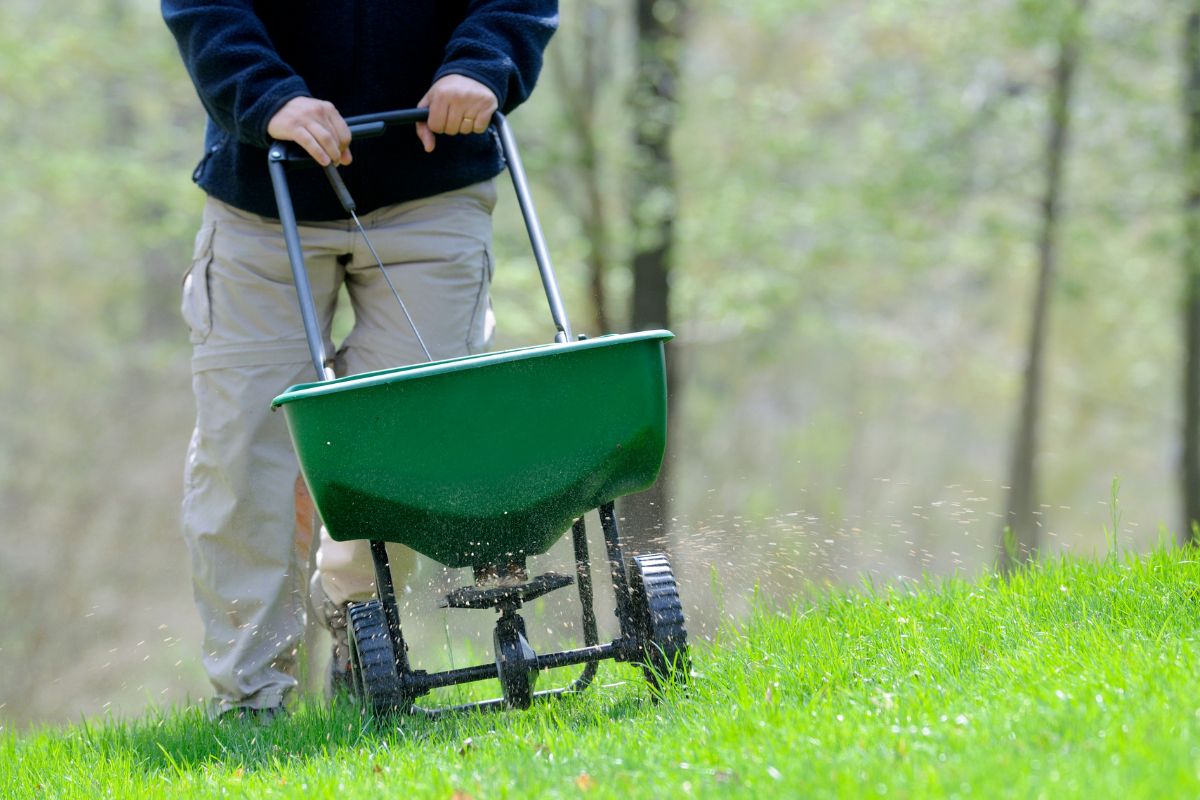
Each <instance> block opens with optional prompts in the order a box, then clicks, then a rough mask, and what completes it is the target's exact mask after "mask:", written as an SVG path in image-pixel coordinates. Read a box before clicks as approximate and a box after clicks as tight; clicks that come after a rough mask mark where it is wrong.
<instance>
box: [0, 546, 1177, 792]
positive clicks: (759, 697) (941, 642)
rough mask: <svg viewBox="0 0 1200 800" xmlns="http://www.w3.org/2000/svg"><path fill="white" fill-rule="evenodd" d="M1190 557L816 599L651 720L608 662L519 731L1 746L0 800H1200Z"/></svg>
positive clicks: (505, 727) (365, 731)
mask: <svg viewBox="0 0 1200 800" xmlns="http://www.w3.org/2000/svg"><path fill="white" fill-rule="evenodd" d="M1198 555H1200V554H1197V553H1196V552H1193V551H1191V550H1183V551H1180V550H1168V551H1160V552H1157V553H1154V554H1152V555H1149V556H1146V557H1144V558H1136V559H1135V558H1130V559H1128V560H1119V559H1117V558H1109V559H1108V560H1106V561H1103V562H1089V561H1080V560H1064V561H1053V562H1050V563H1047V564H1044V565H1041V566H1036V567H1034V568H1032V569H1030V570H1027V571H1024V572H1021V573H1019V574H1017V575H1015V576H1013V577H1012V578H1011V579H1010V580H1009V581H1007V582H1006V581H1003V580H1001V579H998V578H995V577H984V578H982V579H980V580H977V581H964V580H947V581H942V582H929V583H926V584H922V585H918V586H914V587H912V588H911V589H908V588H906V589H900V590H896V589H888V590H878V591H876V590H870V589H865V590H862V591H838V592H832V593H822V594H820V596H819V597H817V598H816V599H815V600H814V601H813V602H812V603H809V604H805V605H801V606H797V607H796V608H794V609H791V610H788V611H782V612H769V611H761V612H760V613H759V614H758V615H757V616H756V617H755V618H754V619H753V620H750V621H749V622H747V623H746V624H745V625H743V626H742V627H740V628H739V629H738V630H736V631H733V630H730V631H729V632H727V633H726V634H725V635H724V636H723V637H722V639H721V640H720V641H718V642H716V643H714V644H713V645H711V646H705V647H702V648H699V649H698V650H697V652H696V670H697V677H696V681H695V687H694V688H693V690H692V691H691V693H690V695H689V696H687V697H673V698H670V699H668V700H667V701H666V702H662V703H659V704H653V703H650V702H649V701H647V700H646V699H645V692H644V689H643V686H642V685H641V684H640V681H639V680H637V679H636V677H635V676H634V674H633V673H632V672H621V671H619V670H617V669H616V668H614V667H612V666H605V667H602V669H601V679H602V680H608V681H611V680H614V679H615V678H629V681H628V682H627V683H626V684H625V685H622V686H617V687H612V688H601V689H600V690H599V691H594V692H590V693H588V694H587V695H584V696H580V697H575V698H571V699H570V700H568V701H566V702H561V703H557V704H551V705H545V706H540V707H538V708H536V709H534V710H532V711H529V712H523V713H521V712H519V713H506V714H501V715H492V716H480V715H475V716H459V717H455V718H451V719H443V720H438V721H424V720H415V719H414V720H407V721H404V722H403V723H402V724H400V725H399V726H396V725H392V726H387V727H383V728H377V727H374V726H372V725H371V724H369V723H365V722H364V721H363V720H362V719H361V718H360V717H359V715H358V714H357V712H356V711H355V710H354V709H353V708H350V707H346V706H340V707H336V708H334V709H332V710H328V709H321V708H319V707H307V708H303V709H301V710H299V711H298V712H297V713H296V714H294V715H293V716H291V717H290V718H288V719H286V720H282V721H279V722H276V723H273V724H272V725H270V726H267V727H256V726H254V725H250V724H245V725H232V726H231V725H226V726H216V725H213V724H211V723H208V722H207V721H205V720H204V719H203V717H202V716H201V714H200V712H199V711H198V710H196V709H188V710H182V711H171V712H166V713H164V714H162V715H160V716H155V715H151V716H150V717H149V718H146V719H142V720H138V721H132V722H116V721H104V722H92V723H88V724H86V725H84V724H81V725H77V726H73V727H70V728H67V729H61V730H57V729H56V730H43V731H40V732H33V733H30V734H28V735H25V736H16V735H12V734H8V735H6V736H3V737H0V796H2V797H6V798H7V797H54V796H58V797H80V798H85V797H86V798H92V797H102V796H115V797H142V796H156V797H157V796H185V797H217V796H223V797H224V796H234V797H237V796H247V797H288V796H297V797H298V796H306V797H308V796H313V797H338V798H343V797H344V798H354V797H361V798H374V797H385V796H394V797H404V798H409V797H434V798H443V799H445V800H449V798H452V797H459V798H463V797H467V796H470V797H474V798H492V797H500V798H503V797H523V798H533V797H581V796H587V797H618V798H628V797H656V798H657V797H682V796H687V795H694V796H699V797H722V796H744V797H778V798H784V797H838V796H840V797H862V796H890V797H896V796H899V797H909V796H915V797H931V796H932V797H938V796H964V797H965V796H1001V797H1003V796H1008V797H1038V796H1044V797H1055V798H1057V797H1089V798H1101V797H1129V796H1133V797H1164V796H1173V797H1179V796H1197V795H1198V794H1200V680H1198V679H1197V678H1198V672H1200V669H1198V667H1200V646H1198V645H1197V641H1196V633H1197V629H1198V627H1200V566H1198V564H1197V560H1196V559H1197V557H1198Z"/></svg>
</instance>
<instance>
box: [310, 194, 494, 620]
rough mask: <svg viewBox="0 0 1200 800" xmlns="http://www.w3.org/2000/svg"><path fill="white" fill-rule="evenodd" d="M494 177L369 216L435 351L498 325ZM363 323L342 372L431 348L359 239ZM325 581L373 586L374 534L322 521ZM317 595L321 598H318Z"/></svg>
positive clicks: (449, 350) (463, 348) (354, 285)
mask: <svg viewBox="0 0 1200 800" xmlns="http://www.w3.org/2000/svg"><path fill="white" fill-rule="evenodd" d="M495 204H496V188H495V184H494V182H492V181H485V182H483V183H479V184H476V185H474V186H469V187H467V188H465V189H460V190H457V191H453V192H447V193H445V194H441V195H438V196H436V197H431V198H427V199H424V200H418V201H415V202H411V203H403V204H400V205H398V206H393V207H390V208H387V209H383V210H381V211H378V212H375V213H373V214H371V215H369V216H368V217H366V218H364V219H363V226H364V227H365V228H366V229H367V233H368V235H369V236H370V237H371V242H372V243H373V244H374V245H375V249H376V251H377V252H378V253H379V257H380V259H381V260H382V261H383V263H384V267H385V269H386V270H387V273H388V276H389V277H390V278H391V281H392V284H393V285H394V286H395V287H396V290H397V292H398V293H399V294H400V297H401V299H403V300H404V303H405V305H406V306H407V308H408V311H409V313H410V314H411V315H412V318H413V321H414V322H415V323H416V327H417V330H419V331H420V333H421V337H422V338H423V339H424V342H425V345H426V347H428V348H429V351H430V353H431V355H432V356H433V357H434V358H435V359H444V358H453V357H456V356H463V355H469V354H472V353H480V352H483V351H485V350H486V349H487V348H488V346H489V344H490V343H491V337H492V331H493V329H494V327H495V325H494V323H493V319H492V314H491V303H490V301H489V289H490V287H491V278H492V209H493V208H494V207H495ZM346 286H347V288H348V289H349V293H350V299H351V302H352V303H353V306H354V314H355V325H354V329H353V330H352V331H351V333H350V335H349V336H347V337H346V342H345V346H344V347H343V348H342V350H341V351H340V352H339V353H338V368H337V373H338V374H339V375H353V374H357V373H360V372H369V371H372V370H378V369H387V368H389V367H396V366H401V365H404V364H411V363H414V362H420V361H424V360H425V356H424V353H423V351H422V350H421V347H420V345H419V344H418V343H417V339H416V337H415V336H414V335H413V332H412V328H411V327H410V326H409V325H408V323H407V321H406V320H405V318H404V314H403V312H402V311H401V310H400V306H399V304H398V303H397V302H396V299H395V298H394V297H393V296H392V292H391V290H390V289H389V288H388V286H387V282H386V281H385V280H384V278H383V275H382V274H381V273H380V271H379V268H378V266H376V263H375V260H374V258H372V256H371V254H370V251H369V250H368V249H367V247H366V245H365V244H363V243H362V242H361V240H360V241H359V242H358V243H357V244H356V248H355V251H354V259H353V261H352V262H351V264H350V265H349V267H348V268H347V274H346ZM388 554H389V557H390V559H392V560H393V571H394V572H395V573H397V574H402V573H403V571H405V570H406V569H411V564H412V563H413V555H412V551H410V550H408V549H407V548H402V547H398V546H390V547H389V548H388ZM317 570H318V572H319V575H320V578H319V583H318V581H314V595H316V594H317V592H318V591H323V593H324V594H325V596H327V597H328V598H329V599H330V600H331V601H333V602H334V603H338V604H340V603H344V602H346V601H349V600H364V599H367V598H369V597H370V596H371V595H372V594H373V592H374V590H375V576H374V571H373V567H372V564H371V556H370V547H369V545H368V543H367V542H366V541H361V540H359V541H349V542H335V541H333V540H332V539H331V538H329V534H328V533H327V532H326V531H325V530H323V529H322V531H321V544H320V549H319V550H318V551H317ZM317 599H318V598H317V597H316V596H314V603H315V602H316V601H317Z"/></svg>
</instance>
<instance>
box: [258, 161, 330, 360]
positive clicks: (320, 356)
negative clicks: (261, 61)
mask: <svg viewBox="0 0 1200 800" xmlns="http://www.w3.org/2000/svg"><path fill="white" fill-rule="evenodd" d="M286 159H287V155H286V153H285V152H284V149H283V146H282V145H280V144H279V143H278V142H277V143H275V144H274V145H272V146H271V150H270V152H269V153H268V160H267V168H268V169H269V170H270V172H271V185H272V187H273V188H274V189H275V204H276V205H277V206H278V207H279V222H280V224H281V225H282V226H283V241H284V242H285V243H286V244H287V253H288V261H289V262H290V263H291V265H292V281H293V282H294V283H295V285H296V298H297V300H299V302H300V317H301V318H302V319H303V320H304V336H305V338H306V339H307V340H308V352H309V354H310V355H311V356H312V362H313V368H314V369H315V370H316V372H317V380H319V381H326V380H331V379H332V378H333V374H332V371H330V370H327V369H326V368H325V338H324V334H323V333H322V330H321V321H320V319H318V317H317V308H316V304H315V303H314V302H313V295H312V287H311V286H310V285H309V283H308V269H307V268H306V267H305V266H304V251H303V250H301V249H300V229H299V228H298V227H297V225H296V212H295V209H293V207H292V195H291V192H289V191H288V185H287V174H286V172H285V170H284V161H285V160H286Z"/></svg>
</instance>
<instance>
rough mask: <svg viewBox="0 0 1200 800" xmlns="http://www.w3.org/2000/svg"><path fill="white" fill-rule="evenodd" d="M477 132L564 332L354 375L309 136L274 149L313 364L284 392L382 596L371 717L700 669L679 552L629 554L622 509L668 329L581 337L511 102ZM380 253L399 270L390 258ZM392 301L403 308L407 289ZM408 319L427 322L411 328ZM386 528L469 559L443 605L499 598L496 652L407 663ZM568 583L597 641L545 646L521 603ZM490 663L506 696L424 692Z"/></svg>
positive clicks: (653, 419)
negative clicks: (603, 608) (442, 702)
mask: <svg viewBox="0 0 1200 800" xmlns="http://www.w3.org/2000/svg"><path fill="white" fill-rule="evenodd" d="M426 115H427V112H426V111H425V110H422V109H407V110H401V111H392V112H385V113H380V114H372V115H366V116H361V117H353V118H350V119H348V120H347V123H348V124H349V126H350V130H351V133H352V136H353V137H354V138H356V139H357V138H361V137H367V136H377V135H381V134H383V133H384V131H385V129H386V128H388V127H389V126H393V125H405V124H413V123H415V122H418V121H423V120H425V118H426ZM482 135H490V136H496V137H498V139H499V141H500V145H501V148H502V151H503V154H504V158H505V160H506V162H507V166H508V172H509V175H510V177H511V178H512V183H513V187H514V189H515V191H516V195H517V199H518V202H519V205H520V208H521V213H522V215H523V216H524V220H525V226H526V229H527V231H528V234H529V239H530V242H531V244H532V246H533V253H534V257H535V260H536V262H537V265H538V269H539V272H540V273H541V280H542V286H543V288H544V290H545V294H546V298H547V300H548V302H549V305H550V315H551V319H552V320H553V324H554V329H555V334H554V341H553V343H551V344H543V345H536V346H532V347H522V348H518V349H514V350H506V351H502V352H495V353H484V354H479V355H471V356H465V357H461V358H453V359H447V360H440V361H434V360H432V359H431V360H430V361H429V362H428V363H422V364H414V365H408V366H401V367H397V368H394V369H388V370H383V371H380V372H372V373H366V374H362V375H354V376H349V377H341V378H337V377H335V376H334V375H333V373H332V371H331V370H329V369H328V368H327V367H326V353H325V347H324V343H323V338H322V331H321V326H320V323H319V321H318V318H317V314H316V311H315V308H314V303H313V298H312V293H311V290H310V288H309V282H308V276H307V271H306V267H305V264H304V258H303V254H302V251H301V246H300V234H299V229H298V226H297V222H296V217H295V213H294V210H293V206H292V200H291V195H290V194H289V189H288V182H287V171H288V169H289V168H291V167H297V166H300V165H302V164H305V163H307V164H310V165H311V164H312V163H313V162H312V161H311V159H309V157H308V156H307V155H306V154H305V153H304V152H303V151H302V150H300V149H299V148H298V147H296V146H294V145H289V144H285V143H280V142H277V143H274V144H273V145H272V147H271V148H270V150H269V155H268V164H269V169H270V173H271V179H272V182H273V185H274V188H275V196H276V200H277V203H278V208H279V218H280V221H281V222H282V225H283V232H284V237H285V240H286V242H287V249H288V254H289V257H290V260H291V266H292V272H293V277H294V279H295V284H296V292H297V296H298V299H299V305H300V312H301V316H302V317H303V321H304V329H305V334H306V336H307V340H308V346H309V350H310V352H311V355H312V362H313V367H314V368H315V370H316V374H317V382H315V383H309V384H302V385H299V386H293V387H291V388H290V389H288V390H287V391H286V392H284V393H283V394H281V395H280V396H279V397H277V398H275V400H274V406H275V407H276V408H283V410H284V412H285V414H286V417H287V424H288V428H289V430H290V432H291V437H292V441H293V443H294V445H295V449H296V453H297V455H298V457H299V461H300V467H301V471H302V473H303V475H304V480H305V482H306V483H307V485H308V489H309V492H310V493H311V495H312V497H313V501H314V503H315V505H316V508H317V511H318V512H319V514H320V516H321V519H322V521H323V523H324V525H325V527H326V529H327V530H328V532H329V535H330V536H331V537H332V538H333V539H334V540H337V541H347V540H352V539H366V540H369V541H370V550H371V555H372V558H373V560H374V568H375V587H376V596H375V597H374V598H373V599H371V600H369V601H366V602H359V603H352V604H351V606H350V608H349V634H350V652H351V674H352V683H353V693H354V694H355V696H356V697H358V698H359V699H360V700H361V702H362V703H363V705H364V707H365V708H367V709H368V710H370V711H371V712H373V713H375V714H377V715H383V714H389V713H395V712H407V713H425V714H435V713H442V712H445V711H447V710H467V709H499V708H527V707H529V705H530V704H531V703H532V702H533V701H535V700H539V699H543V698H549V697H556V696H561V695H563V694H565V693H570V692H578V691H581V690H583V689H585V688H586V687H587V686H588V685H589V684H590V683H591V682H592V680H593V678H594V677H595V675H596V670H597V666H598V662H600V661H601V660H604V659H615V660H618V661H627V662H633V663H636V664H640V665H642V667H643V671H644V673H645V675H646V678H647V680H648V682H649V684H650V687H651V690H652V692H653V693H655V694H657V693H658V692H661V690H662V689H663V688H664V687H665V686H666V684H668V683H673V682H685V681H686V680H687V679H688V674H689V669H690V665H689V656H688V645H687V634H686V631H685V629H684V615H683V607H682V604H681V602H680V598H679V591H678V587H677V584H676V580H675V577H674V575H673V573H672V571H671V567H670V564H669V563H668V561H667V558H666V556H665V555H663V554H652V555H642V556H637V557H633V558H626V556H625V554H624V550H623V548H622V544H621V536H620V532H619V530H618V525H617V517H616V514H615V512H614V507H613V503H614V501H615V500H616V498H618V497H620V496H622V495H626V494H629V493H631V492H636V491H640V490H642V489H645V488H647V487H649V486H650V485H652V484H653V483H654V481H655V480H656V479H657V476H658V471H659V468H660V466H661V464H662V458H663V452H664V448H665V441H666V380H665V369H664V354H663V345H664V343H665V342H666V341H667V340H669V339H670V338H672V334H671V333H670V332H668V331H663V330H656V331H646V332H642V333H630V334H621V335H607V336H599V337H596V338H591V339H589V338H585V337H579V338H578V339H576V338H574V337H573V336H572V333H571V327H570V324H569V322H568V319H567V314H566V311H565V309H564V307H563V303H562V299H561V297H560V295H559V291H558V286H557V282H556V280H555V277H554V272H553V268H552V266H551V263H550V258H549V255H548V252H547V249H546V244H545V241H544V238H543V236H542V232H541V226H540V224H539V222H538V219H537V215H536V212H535V211H534V207H533V202H532V199H531V197H530V193H529V188H528V184H527V182H526V179H525V174H524V170H523V168H522V166H521V160H520V156H519V154H518V151H517V147H516V143H515V141H514V139H513V136H512V133H511V130H510V129H509V127H508V124H507V122H506V120H505V119H504V117H503V115H501V114H499V113H497V114H496V115H495V117H494V121H493V125H492V127H491V128H490V129H489V131H488V132H487V133H486V134H482ZM326 174H327V175H328V176H329V179H330V183H331V184H332V188H333V190H334V191H335V192H336V193H337V195H338V198H339V200H340V201H341V203H342V205H343V207H344V208H345V210H346V212H347V213H348V214H349V215H350V216H351V217H352V218H353V220H354V221H355V222H356V223H357V222H358V217H357V216H356V215H355V213H354V201H353V199H352V198H351V197H350V193H349V192H348V191H347V190H346V187H345V184H344V183H343V182H342V180H341V177H340V175H339V174H338V172H337V170H336V168H335V167H332V166H330V167H326ZM358 227H359V231H360V233H361V234H362V235H363V237H364V238H365V237H366V231H364V230H362V226H361V224H360V225H359V226H358ZM367 244H368V246H370V242H369V239H368V240H367ZM372 252H373V251H372ZM379 268H380V269H381V270H383V271H384V276H385V277H386V276H387V272H386V270H384V268H383V264H382V262H381V263H380V264H379ZM389 284H390V281H389ZM396 299H397V301H398V302H399V305H400V307H401V309H402V310H403V311H404V315H405V317H408V312H407V309H404V304H403V300H402V298H400V296H399V295H397V296H396ZM408 323H409V324H410V325H411V324H412V320H411V317H408ZM413 332H414V334H415V335H416V336H417V338H418V340H419V339H420V333H419V332H417V331H416V328H415V326H414V327H413ZM422 348H424V343H423V342H422ZM480 398H487V402H486V403H481V402H480ZM593 509H597V510H598V511H599V517H600V524H601V528H602V531H603V537H604V545H605V550H606V555H607V561H608V567H609V575H610V577H611V580H612V582H613V589H614V594H615V598H616V599H615V606H616V608H615V613H616V617H617V621H618V624H619V636H618V637H617V638H616V639H614V640H612V641H609V642H601V641H600V638H599V634H598V631H597V624H596V615H595V612H594V609H593V591H592V579H591V566H590V557H589V553H588V541H587V530H586V526H585V523H584V515H585V513H587V512H589V511H591V510H593ZM567 529H570V531H571V536H572V541H573V544H574V561H575V574H574V575H573V576H572V575H563V574H557V573H554V572H546V573H543V574H540V575H536V576H533V577H530V572H529V568H528V561H529V559H530V558H532V557H534V556H539V555H543V554H545V553H546V552H547V551H548V550H549V549H550V547H551V546H552V545H553V544H554V543H555V542H557V541H558V540H559V539H560V538H561V537H562V536H563V535H564V534H565V532H566V530H567ZM389 542H392V543H399V544H402V545H404V546H406V547H409V548H411V549H413V550H415V551H417V552H418V553H421V554H423V555H425V556H427V557H429V558H431V559H433V560H435V561H437V562H438V563H440V564H443V565H445V566H447V567H451V568H466V567H470V568H471V569H472V570H473V574H474V583H473V585H469V586H465V587H462V588H459V589H456V590H454V591H452V592H450V593H449V594H447V595H446V596H445V598H444V599H443V600H442V602H441V605H442V606H443V607H450V608H462V609H492V610H494V611H495V612H497V613H498V615H499V616H498V618H497V620H496V625H495V630H494V633H493V646H494V655H495V660H494V662H493V663H485V664H479V665H477V666H470V667H466V668H460V669H450V670H447V671H444V672H426V671H424V670H420V669H414V668H413V667H412V666H411V665H410V662H409V658H408V647H407V645H406V644H405V641H404V636H403V633H402V630H401V620H400V612H399V608H398V606H397V603H396V594H395V588H394V585H393V579H392V573H391V568H390V565H389V562H388V554H387V549H386V547H385V543H389ZM571 583H575V584H576V585H577V586H578V592H579V600H580V605H581V606H582V633H583V645H584V646H583V647H579V648H575V649H570V650H564V651H560V652H548V653H538V652H536V651H535V650H534V648H533V647H532V645H531V644H530V642H529V640H528V638H527V635H526V629H525V623H524V621H523V620H522V618H521V615H520V613H519V612H520V610H521V608H522V605H523V604H525V603H528V602H530V601H532V600H534V599H535V598H538V597H541V596H543V595H545V594H547V593H549V592H552V591H555V590H557V589H561V588H564V587H566V586H569V585H570V584H571ZM580 664H581V665H584V666H583V671H582V673H581V674H580V675H579V676H578V677H577V678H576V679H575V680H574V681H573V682H572V683H570V684H569V685H568V686H567V687H565V688H562V689H554V690H548V691H535V684H536V682H537V678H538V675H539V673H540V672H542V671H543V670H548V669H553V668H556V667H566V666H570V665H580ZM492 678H496V679H498V680H499V682H500V686H501V691H502V696H501V697H499V698H496V699H493V700H486V701H482V702H477V703H469V704H465V705H458V706H443V707H441V708H437V709H427V708H422V707H420V706H417V705H416V704H415V701H416V700H417V698H419V697H422V696H424V695H426V694H428V693H430V692H431V691H432V690H434V689H438V688H442V687H449V686H454V685H458V684H464V683H468V682H472V681H481V680H488V679H492Z"/></svg>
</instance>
